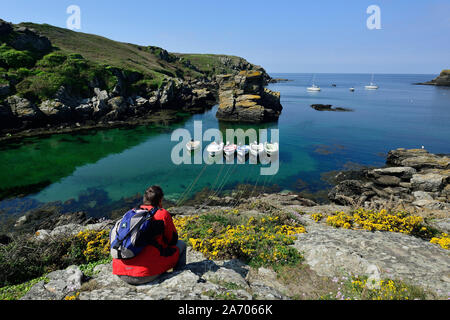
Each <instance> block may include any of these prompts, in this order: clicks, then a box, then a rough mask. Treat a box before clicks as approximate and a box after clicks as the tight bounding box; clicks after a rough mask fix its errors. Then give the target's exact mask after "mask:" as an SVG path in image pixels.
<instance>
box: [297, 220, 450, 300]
mask: <svg viewBox="0 0 450 320" xmlns="http://www.w3.org/2000/svg"><path fill="white" fill-rule="evenodd" d="M307 230H308V233H305V234H300V235H299V236H298V240H297V241H296V242H295V245H294V247H295V248H296V249H298V250H299V251H300V252H303V253H304V257H305V262H306V263H307V264H308V265H309V266H310V267H311V269H313V270H314V271H316V272H317V273H318V274H319V275H322V276H329V277H334V276H338V275H341V276H348V275H349V274H352V275H366V276H369V278H370V279H374V280H376V281H379V280H381V279H385V278H391V279H397V280H403V281H406V282H409V283H414V284H416V285H418V286H420V287H424V288H427V289H430V290H433V291H438V290H439V291H442V292H448V291H449V290H450V272H449V270H450V259H449V257H448V253H446V252H445V250H443V249H442V248H440V247H438V246H436V245H433V244H432V243H429V242H426V241H423V240H421V239H418V238H414V237H411V236H408V235H404V234H401V233H394V232H380V231H377V232H369V231H361V230H346V229H334V228H330V227H329V226H326V225H324V224H311V225H310V226H309V228H308V227H307Z"/></svg>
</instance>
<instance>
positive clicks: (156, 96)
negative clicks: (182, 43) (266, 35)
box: [0, 19, 281, 140]
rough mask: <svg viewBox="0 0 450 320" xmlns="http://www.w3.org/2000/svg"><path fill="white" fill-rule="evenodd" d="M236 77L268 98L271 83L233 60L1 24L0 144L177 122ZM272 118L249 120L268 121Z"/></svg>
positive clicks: (211, 101)
mask: <svg viewBox="0 0 450 320" xmlns="http://www.w3.org/2000/svg"><path fill="white" fill-rule="evenodd" d="M240 73H241V75H242V74H247V75H255V74H258V77H257V78H258V81H259V82H258V86H255V87H254V88H253V87H252V86H248V87H246V88H242V89H243V92H244V91H245V93H246V94H254V95H261V96H263V98H264V97H265V96H267V94H266V93H264V90H263V87H264V86H266V85H267V84H268V83H269V82H271V81H272V78H271V77H270V76H269V75H268V74H267V72H266V71H265V70H264V69H263V68H262V67H260V66H257V65H254V64H251V63H249V62H248V61H247V60H245V59H243V58H240V57H236V56H230V55H215V54H183V53H170V52H168V51H166V50H164V49H163V48H159V47H155V46H140V45H135V44H130V43H122V42H117V41H113V40H110V39H107V38H104V37H100V36H97V35H92V34H86V33H82V32H74V31H71V30H68V29H64V28H58V27H55V26H51V25H48V24H35V23H20V24H17V25H16V24H12V23H9V22H6V21H4V20H1V19H0V140H5V139H11V138H20V137H22V136H30V135H40V134H48V133H54V132H72V131H77V130H83V129H90V128H109V127H115V126H121V125H127V124H141V123H142V124H143V123H149V122H155V121H156V122H157V121H165V122H167V121H172V120H176V119H178V118H179V116H177V114H178V113H179V112H180V111H181V112H183V113H185V114H186V113H197V112H203V111H204V110H206V109H208V108H211V107H212V106H214V105H216V104H217V103H218V102H219V89H220V88H219V87H220V84H219V79H222V78H220V77H218V76H219V75H229V76H230V75H231V76H235V75H236V76H238V75H239V74H240ZM250 78H251V77H250ZM266 92H268V91H266ZM267 97H269V96H267ZM263 100H264V104H263V106H261V108H262V109H261V110H262V112H263V114H266V112H265V111H264V110H265V108H266V107H267V108H268V110H269V111H270V110H272V106H271V105H270V104H271V103H273V104H274V105H275V107H273V108H274V109H276V110H280V109H281V108H280V105H279V94H277V93H274V94H273V95H272V94H271V95H270V99H269V98H265V99H263ZM253 109H254V108H253ZM253 109H252V110H253ZM244 113H245V112H244ZM279 113H280V112H278V111H277V112H275V113H274V112H270V116H261V117H257V118H255V119H250V122H262V121H269V120H273V119H276V118H278V115H279ZM250 114H254V113H252V112H250ZM234 115H235V114H234ZM233 117H234V116H233ZM222 118H224V117H222ZM223 120H226V119H223ZM234 120H238V121H243V122H247V120H248V119H246V118H245V117H243V118H238V119H236V118H233V121H234Z"/></svg>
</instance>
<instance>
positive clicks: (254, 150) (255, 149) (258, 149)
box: [250, 141, 264, 156]
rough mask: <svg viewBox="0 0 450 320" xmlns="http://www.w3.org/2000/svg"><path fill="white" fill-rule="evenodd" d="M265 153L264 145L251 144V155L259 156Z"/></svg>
mask: <svg viewBox="0 0 450 320" xmlns="http://www.w3.org/2000/svg"><path fill="white" fill-rule="evenodd" d="M262 152H264V145H263V144H262V143H257V142H256V141H255V142H253V143H250V154H251V155H254V156H257V155H259V154H261V153H262Z"/></svg>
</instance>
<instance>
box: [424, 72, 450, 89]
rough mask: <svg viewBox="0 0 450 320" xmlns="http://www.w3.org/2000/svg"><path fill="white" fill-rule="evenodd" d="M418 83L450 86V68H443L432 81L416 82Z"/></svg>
mask: <svg viewBox="0 0 450 320" xmlns="http://www.w3.org/2000/svg"><path fill="white" fill-rule="evenodd" d="M416 84H422V85H433V86H445V87H449V86H450V70H442V72H441V74H440V75H439V76H438V77H437V78H436V79H433V80H431V81H427V82H423V83H416Z"/></svg>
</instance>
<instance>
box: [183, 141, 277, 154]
mask: <svg viewBox="0 0 450 320" xmlns="http://www.w3.org/2000/svg"><path fill="white" fill-rule="evenodd" d="M200 147H201V143H200V141H194V140H192V141H190V142H188V143H187V144H186V149H187V150H188V151H196V150H198V149H200ZM206 151H207V152H208V155H209V156H210V157H216V156H219V155H220V154H223V155H225V157H227V158H230V157H234V155H235V154H236V155H237V156H238V157H245V156H247V155H249V154H250V155H252V156H255V157H256V156H262V155H265V156H268V157H272V156H275V155H277V154H278V151H279V146H278V143H277V142H274V143H269V142H265V143H258V142H256V141H255V142H253V143H250V145H242V144H239V145H236V144H233V143H229V142H227V144H226V145H224V143H223V142H220V143H217V142H216V141H214V142H212V143H210V144H209V145H208V146H207V147H206Z"/></svg>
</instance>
